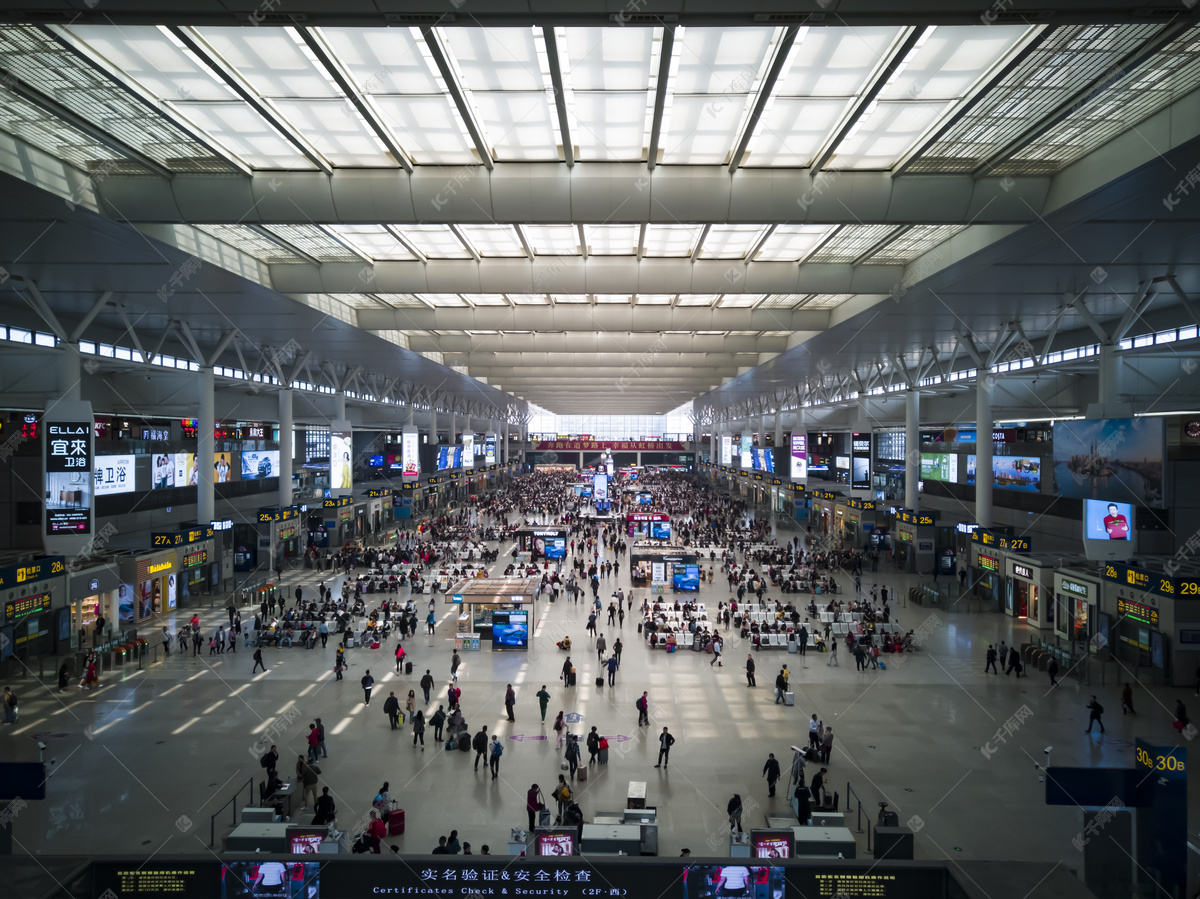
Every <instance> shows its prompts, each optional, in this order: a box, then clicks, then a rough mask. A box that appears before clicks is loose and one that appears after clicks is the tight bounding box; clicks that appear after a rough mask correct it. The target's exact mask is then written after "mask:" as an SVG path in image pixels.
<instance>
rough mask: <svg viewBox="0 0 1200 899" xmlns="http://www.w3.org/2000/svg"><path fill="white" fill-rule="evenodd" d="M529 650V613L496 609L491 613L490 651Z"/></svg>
mask: <svg viewBox="0 0 1200 899" xmlns="http://www.w3.org/2000/svg"><path fill="white" fill-rule="evenodd" d="M528 648H529V613H528V612H527V611H524V610H521V611H511V610H501V609H497V610H496V611H494V612H492V650H493V651H494V652H502V651H504V650H523V649H528Z"/></svg>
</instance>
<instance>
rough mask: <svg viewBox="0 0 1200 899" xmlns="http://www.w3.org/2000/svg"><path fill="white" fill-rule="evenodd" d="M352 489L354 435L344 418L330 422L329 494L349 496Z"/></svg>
mask: <svg viewBox="0 0 1200 899" xmlns="http://www.w3.org/2000/svg"><path fill="white" fill-rule="evenodd" d="M353 489H354V435H353V432H352V431H351V429H350V422H348V421H347V420H346V419H344V418H340V419H337V420H336V421H333V422H330V431H329V495H330V496H349V495H350V492H351V491H352V490H353Z"/></svg>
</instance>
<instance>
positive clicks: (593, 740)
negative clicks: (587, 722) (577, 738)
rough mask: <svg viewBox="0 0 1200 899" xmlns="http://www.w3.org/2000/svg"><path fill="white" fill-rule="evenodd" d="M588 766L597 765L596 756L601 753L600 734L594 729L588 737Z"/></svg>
mask: <svg viewBox="0 0 1200 899" xmlns="http://www.w3.org/2000/svg"><path fill="white" fill-rule="evenodd" d="M587 751H588V765H594V764H596V756H597V755H598V754H599V752H600V734H599V733H597V731H596V728H595V727H593V728H592V730H591V732H590V733H589V734H588V735H587Z"/></svg>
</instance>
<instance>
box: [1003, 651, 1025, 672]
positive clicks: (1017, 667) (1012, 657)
mask: <svg viewBox="0 0 1200 899" xmlns="http://www.w3.org/2000/svg"><path fill="white" fill-rule="evenodd" d="M1024 668H1025V666H1024V665H1022V664H1021V653H1019V652H1018V651H1017V647H1015V646H1014V647H1012V648H1011V649H1010V650H1009V651H1008V670H1006V671H1005V672H1004V676H1005V677H1008V675H1009V674H1011V673H1012V672H1013V671H1016V672H1017V678H1018V679H1019V678H1020V677H1021V672H1022V671H1023V670H1024Z"/></svg>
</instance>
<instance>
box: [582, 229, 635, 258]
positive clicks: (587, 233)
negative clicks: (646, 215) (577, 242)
mask: <svg viewBox="0 0 1200 899" xmlns="http://www.w3.org/2000/svg"><path fill="white" fill-rule="evenodd" d="M640 231H641V228H640V227H639V226H638V225H584V226H583V235H584V238H585V239H586V240H587V247H588V252H589V253H591V254H594V255H596V256H632V255H634V254H635V253H637V246H638V235H639V233H640Z"/></svg>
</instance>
